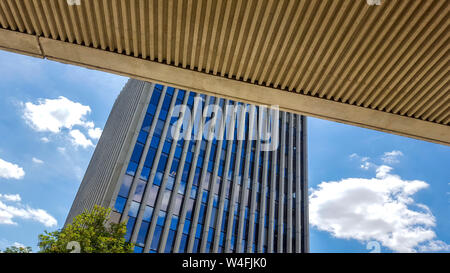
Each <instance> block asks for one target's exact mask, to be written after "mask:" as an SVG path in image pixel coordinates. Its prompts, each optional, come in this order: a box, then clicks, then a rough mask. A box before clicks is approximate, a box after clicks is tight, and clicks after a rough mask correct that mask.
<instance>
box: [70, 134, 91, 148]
mask: <svg viewBox="0 0 450 273" xmlns="http://www.w3.org/2000/svg"><path fill="white" fill-rule="evenodd" d="M69 134H70V136H71V137H72V143H73V145H75V146H81V147H83V148H87V147H90V146H94V144H92V141H91V140H90V139H87V138H86V136H85V135H84V134H83V133H82V132H80V130H77V129H75V130H71V131H70V133H69Z"/></svg>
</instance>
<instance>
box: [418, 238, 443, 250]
mask: <svg viewBox="0 0 450 273" xmlns="http://www.w3.org/2000/svg"><path fill="white" fill-rule="evenodd" d="M419 251H420V252H440V251H447V252H448V251H450V245H448V244H447V243H445V242H443V241H440V240H434V241H430V242H428V244H426V245H423V246H420V247H419Z"/></svg>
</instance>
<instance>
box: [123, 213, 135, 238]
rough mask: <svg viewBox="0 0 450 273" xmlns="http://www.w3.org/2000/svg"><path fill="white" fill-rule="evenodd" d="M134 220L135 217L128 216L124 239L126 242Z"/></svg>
mask: <svg viewBox="0 0 450 273" xmlns="http://www.w3.org/2000/svg"><path fill="white" fill-rule="evenodd" d="M135 222H136V218H134V217H130V218H128V223H127V233H126V234H125V240H126V241H127V242H128V241H129V240H130V237H131V233H132V232H133V227H134V223H135Z"/></svg>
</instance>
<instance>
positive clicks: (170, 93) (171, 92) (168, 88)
mask: <svg viewBox="0 0 450 273" xmlns="http://www.w3.org/2000/svg"><path fill="white" fill-rule="evenodd" d="M174 91H175V89H174V88H173V87H170V86H168V87H167V90H166V94H169V95H171V96H172V95H173V92H174Z"/></svg>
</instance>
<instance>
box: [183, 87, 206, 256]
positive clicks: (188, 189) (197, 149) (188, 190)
mask: <svg viewBox="0 0 450 273" xmlns="http://www.w3.org/2000/svg"><path fill="white" fill-rule="evenodd" d="M200 98H201V96H200V94H197V96H196V100H195V103H194V110H193V112H192V122H195V119H196V117H195V116H196V115H197V114H200V115H201V116H200V117H199V119H200V120H201V121H202V122H201V124H204V122H205V119H206V118H204V117H203V116H202V112H203V111H202V110H203V109H202V105H201V103H199V101H200ZM209 99H210V97H209V96H207V97H206V100H205V105H208V104H209ZM202 133H203V127H202V126H201V128H199V130H198V132H197V136H196V141H195V151H194V156H193V157H192V163H191V169H190V170H189V178H188V182H187V185H186V192H185V194H184V201H183V206H182V210H181V214H180V218H179V221H178V227H177V234H176V237H175V243H174V252H177V251H178V249H179V248H180V243H181V237H182V235H183V227H184V223H185V221H186V214H187V206H186V205H185V202H187V201H188V200H189V198H190V197H189V196H190V194H191V190H192V183H193V181H194V176H195V168H197V160H198V155H199V153H200V147H201V143H202ZM190 235H191V234H189V241H191V240H193V239H194V240H195V234H194V235H193V236H190ZM188 243H189V242H188ZM186 252H189V251H186Z"/></svg>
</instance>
